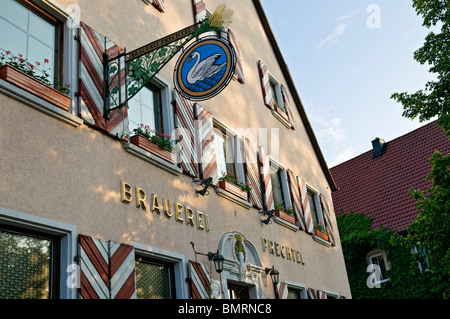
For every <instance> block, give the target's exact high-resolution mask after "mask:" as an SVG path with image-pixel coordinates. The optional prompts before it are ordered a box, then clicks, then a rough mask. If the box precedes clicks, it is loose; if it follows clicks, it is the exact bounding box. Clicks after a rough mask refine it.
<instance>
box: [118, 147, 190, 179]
mask: <svg viewBox="0 0 450 319" xmlns="http://www.w3.org/2000/svg"><path fill="white" fill-rule="evenodd" d="M124 148H125V150H126V151H127V152H128V153H130V154H132V155H135V156H137V157H139V158H140V159H142V160H144V161H146V162H149V163H151V164H153V165H155V166H157V167H159V168H162V169H163V170H165V171H167V172H169V173H171V174H173V175H177V176H178V175H181V174H182V173H183V171H182V169H181V168H179V167H178V166H177V165H175V164H171V163H169V162H167V161H165V160H163V159H161V158H159V157H158V156H156V155H153V154H152V153H150V152H147V151H146V150H144V149H143V148H140V147H138V146H136V145H134V144H128V143H124Z"/></svg>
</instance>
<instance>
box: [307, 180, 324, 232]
mask: <svg viewBox="0 0 450 319" xmlns="http://www.w3.org/2000/svg"><path fill="white" fill-rule="evenodd" d="M307 196H308V201H309V207H310V208H311V215H312V219H313V221H314V224H316V225H317V224H319V223H322V224H324V219H323V215H322V210H321V208H320V205H319V204H318V200H319V199H318V196H319V195H318V194H317V192H315V191H313V190H312V189H310V188H308V194H307Z"/></svg>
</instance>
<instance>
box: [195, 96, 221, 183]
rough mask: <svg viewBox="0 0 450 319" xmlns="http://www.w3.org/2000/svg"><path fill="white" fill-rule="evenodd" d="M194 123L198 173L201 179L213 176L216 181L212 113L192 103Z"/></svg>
mask: <svg viewBox="0 0 450 319" xmlns="http://www.w3.org/2000/svg"><path fill="white" fill-rule="evenodd" d="M194 109H195V119H196V121H195V124H196V132H197V134H196V144H197V146H198V150H197V153H198V158H199V173H200V178H201V179H207V178H209V177H213V182H214V183H216V182H217V180H218V178H219V176H218V172H217V159H216V147H215V145H214V124H213V116H212V113H211V112H209V111H208V110H207V109H205V108H203V107H201V106H200V105H199V104H197V103H196V104H194Z"/></svg>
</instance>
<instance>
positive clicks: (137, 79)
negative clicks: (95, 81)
mask: <svg viewBox="0 0 450 319" xmlns="http://www.w3.org/2000/svg"><path fill="white" fill-rule="evenodd" d="M219 8H220V10H217V9H216V11H215V12H214V14H213V15H212V16H211V17H210V18H205V19H204V20H203V21H201V22H199V23H196V24H194V25H192V26H189V27H187V28H184V29H182V30H179V31H178V32H175V33H173V34H171V35H168V36H166V37H164V38H161V39H159V40H157V41H154V42H152V43H149V44H147V45H145V46H143V47H141V48H138V49H136V50H134V51H131V52H129V53H127V52H126V49H125V50H124V52H121V53H119V54H118V55H117V56H115V57H113V58H110V57H109V56H108V55H107V54H106V53H105V54H104V59H103V60H104V65H103V70H104V79H105V81H104V82H105V92H104V96H105V104H104V105H105V108H104V115H103V116H104V118H105V119H107V118H108V117H109V116H110V113H111V112H112V111H114V110H115V109H119V108H122V107H124V106H127V103H128V101H129V100H130V99H132V98H133V97H134V96H135V95H136V94H137V93H138V92H139V91H140V90H141V89H142V88H143V87H145V86H146V85H147V84H148V83H149V82H150V81H151V80H152V79H153V77H154V76H155V75H156V74H158V72H159V71H160V70H161V69H162V68H163V67H164V66H165V65H166V64H167V63H168V62H169V61H170V60H171V59H172V58H173V57H174V56H175V55H176V54H177V53H178V52H180V50H182V49H183V48H184V47H185V46H186V45H187V44H188V43H189V42H190V41H191V40H192V39H194V38H196V37H198V36H199V35H201V34H203V33H206V32H224V29H223V27H224V24H225V23H227V22H231V20H229V21H226V18H225V21H224V10H225V14H226V13H228V15H229V18H231V15H232V11H231V10H229V9H226V8H225V6H220V7H219ZM219 8H218V9H219ZM227 10H228V12H227ZM230 12H231V14H230ZM224 22H225V23H224Z"/></svg>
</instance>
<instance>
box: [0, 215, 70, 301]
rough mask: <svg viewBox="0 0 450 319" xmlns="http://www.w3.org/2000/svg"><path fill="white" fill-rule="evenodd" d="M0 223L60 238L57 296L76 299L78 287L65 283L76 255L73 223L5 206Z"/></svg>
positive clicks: (67, 280)
mask: <svg viewBox="0 0 450 319" xmlns="http://www.w3.org/2000/svg"><path fill="white" fill-rule="evenodd" d="M0 223H2V224H4V225H8V226H14V227H17V228H20V229H22V230H24V231H25V232H26V231H27V230H28V231H38V232H40V233H44V234H48V235H52V236H57V237H59V238H60V258H59V267H60V274H59V298H60V299H77V298H78V289H77V287H75V286H74V287H72V286H70V287H69V285H68V284H67V283H68V282H71V283H72V281H71V279H70V278H69V277H71V276H72V275H73V273H72V271H73V269H74V268H73V266H74V265H75V266H77V265H76V264H75V257H76V255H77V228H76V226H74V225H70V224H66V223H62V222H57V221H54V220H51V219H47V218H43V217H38V216H34V215H30V214H26V213H22V212H18V211H14V210H10V209H7V208H3V207H0Z"/></svg>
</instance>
